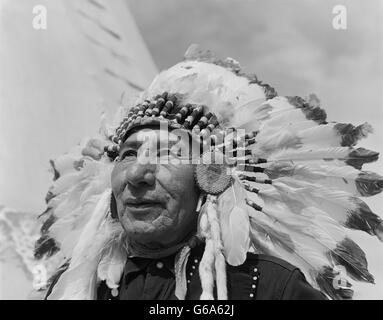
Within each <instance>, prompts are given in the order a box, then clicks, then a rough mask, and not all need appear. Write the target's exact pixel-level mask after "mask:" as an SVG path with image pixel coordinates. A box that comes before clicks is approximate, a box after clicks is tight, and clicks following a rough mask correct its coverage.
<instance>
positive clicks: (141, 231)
mask: <svg viewBox="0 0 383 320" xmlns="http://www.w3.org/2000/svg"><path fill="white" fill-rule="evenodd" d="M180 145H181V147H182V146H185V147H186V146H187V147H188V146H189V141H188V139H185V141H183V139H180V138H179V136H177V135H174V134H173V133H172V132H170V133H169V132H168V131H167V130H163V129H142V130H140V131H137V132H134V133H132V134H131V135H130V136H129V137H128V138H127V140H126V141H125V143H124V144H123V146H122V147H121V149H120V161H119V162H116V165H115V167H114V170H113V172H112V190H113V194H114V196H115V198H116V204H117V211H118V217H119V220H120V222H121V224H122V226H123V227H124V229H125V230H126V232H127V233H128V234H129V235H130V237H132V238H133V239H135V240H136V241H139V242H140V243H142V244H144V245H148V246H150V245H153V246H155V247H169V246H172V245H175V244H178V243H179V242H180V241H182V240H183V239H184V238H185V237H186V236H187V235H189V234H190V233H191V232H192V231H193V230H194V229H195V227H196V223H197V214H196V212H195V209H196V206H197V202H198V197H199V191H198V189H197V187H196V185H195V182H194V168H193V165H192V164H182V163H180V161H179V158H178V157H177V154H174V153H172V151H174V149H173V148H172V147H176V146H177V147H179V146H180ZM154 162H157V163H154ZM160 162H161V163H160Z"/></svg>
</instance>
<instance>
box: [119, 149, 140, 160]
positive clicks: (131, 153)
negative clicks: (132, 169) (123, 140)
mask: <svg viewBox="0 0 383 320" xmlns="http://www.w3.org/2000/svg"><path fill="white" fill-rule="evenodd" d="M130 157H137V151H136V150H126V151H124V152H123V153H122V155H121V160H123V159H125V158H130Z"/></svg>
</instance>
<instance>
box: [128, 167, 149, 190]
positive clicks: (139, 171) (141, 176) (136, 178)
mask: <svg viewBox="0 0 383 320" xmlns="http://www.w3.org/2000/svg"><path fill="white" fill-rule="evenodd" d="M156 170H157V166H156V165H155V164H150V163H145V164H143V163H140V162H139V161H136V162H135V163H134V164H133V165H132V166H129V168H127V169H126V181H127V183H128V184H129V185H131V186H133V187H135V188H139V187H145V186H152V185H154V183H155V180H156Z"/></svg>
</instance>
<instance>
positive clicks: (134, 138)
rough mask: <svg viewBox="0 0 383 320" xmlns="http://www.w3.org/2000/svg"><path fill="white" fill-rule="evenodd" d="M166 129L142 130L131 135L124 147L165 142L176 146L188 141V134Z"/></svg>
mask: <svg viewBox="0 0 383 320" xmlns="http://www.w3.org/2000/svg"><path fill="white" fill-rule="evenodd" d="M175 131H176V130H173V131H170V130H168V129H164V128H142V129H140V130H137V131H135V132H133V133H132V134H130V135H129V137H128V138H127V139H126V140H125V142H124V143H123V145H133V146H140V145H142V144H143V143H147V142H161V143H162V142H165V143H169V144H175V143H177V142H179V141H185V142H187V141H188V137H189V136H188V134H187V133H186V132H185V131H184V130H183V131H179V130H177V132H175Z"/></svg>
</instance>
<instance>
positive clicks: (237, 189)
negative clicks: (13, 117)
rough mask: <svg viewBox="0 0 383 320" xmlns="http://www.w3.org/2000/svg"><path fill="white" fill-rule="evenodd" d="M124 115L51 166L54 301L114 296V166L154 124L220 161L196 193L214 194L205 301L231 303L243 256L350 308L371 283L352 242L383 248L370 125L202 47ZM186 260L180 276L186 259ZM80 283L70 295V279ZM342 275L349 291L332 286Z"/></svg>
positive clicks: (49, 248)
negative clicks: (333, 115)
mask: <svg viewBox="0 0 383 320" xmlns="http://www.w3.org/2000/svg"><path fill="white" fill-rule="evenodd" d="M119 115H120V116H119V117H120V118H119V119H118V120H119V121H118V122H119V124H117V125H115V126H110V127H108V126H106V125H104V126H103V129H102V130H101V133H102V134H101V135H100V137H98V138H95V139H91V140H87V141H84V143H83V144H82V145H80V146H79V147H78V148H77V149H76V150H74V152H71V153H69V154H67V155H65V156H62V157H60V158H58V159H57V160H55V161H54V162H52V167H53V170H54V172H55V181H54V183H53V185H52V187H51V189H50V192H49V194H48V197H47V203H48V209H47V211H46V212H45V213H44V214H43V215H42V217H43V219H44V220H45V223H44V225H43V227H42V238H41V239H40V240H39V242H38V243H37V246H36V256H37V257H42V256H47V255H48V256H53V257H57V256H60V257H61V259H58V261H59V263H61V264H65V263H66V266H67V270H66V271H64V276H63V277H62V280H60V281H59V283H57V284H56V286H57V289H54V292H53V293H52V296H53V297H55V298H62V299H64V298H88V299H91V298H94V288H95V286H96V284H97V283H98V282H99V281H101V280H106V282H107V285H108V286H109V287H110V288H111V289H115V288H116V287H118V280H119V277H120V276H121V273H122V268H123V265H124V262H125V258H126V255H127V253H128V252H129V245H128V244H126V243H124V245H126V246H127V247H123V246H122V243H123V242H122V239H123V231H122V229H121V228H120V227H119V226H118V223H117V224H116V222H115V221H114V220H113V219H111V217H110V212H109V198H108V197H107V196H106V195H105V194H106V193H105V192H108V191H106V190H108V188H110V172H111V168H112V167H113V161H112V159H113V158H115V157H116V156H118V148H119V144H120V143H121V142H122V141H123V140H124V137H125V135H126V133H127V132H128V131H129V130H130V129H131V128H133V127H136V126H140V125H143V124H145V123H147V122H148V121H155V120H160V121H166V122H168V123H169V125H170V126H173V127H175V128H182V129H185V130H188V131H190V132H192V133H193V134H194V135H195V136H197V137H200V138H201V141H203V142H201V143H203V144H205V145H207V149H204V150H208V152H207V153H204V154H203V156H202V157H201V159H204V157H206V154H208V155H215V156H218V158H220V159H221V160H222V159H223V160H224V161H223V162H222V163H219V164H217V163H209V164H206V163H204V161H202V163H200V164H198V165H196V183H197V185H198V186H199V187H200V189H201V190H202V191H203V193H204V194H206V196H207V197H206V201H205V203H204V204H203V206H202V208H201V211H200V219H199V229H198V236H199V237H202V238H204V240H205V243H206V247H205V254H204V256H203V258H202V261H201V264H200V270H199V271H200V274H201V279H202V282H203V283H202V288H203V294H202V297H201V298H203V299H212V298H213V287H214V283H216V285H217V293H218V298H220V299H225V298H227V291H226V285H225V283H226V274H225V262H226V263H228V264H230V265H233V266H237V265H240V264H242V263H244V261H245V259H246V253H247V252H248V251H253V252H257V253H265V254H270V255H273V256H276V257H280V258H282V259H284V260H286V261H288V262H290V263H291V264H293V265H295V266H297V267H299V268H300V269H301V271H302V272H303V273H304V274H305V276H306V278H307V280H308V281H309V283H310V284H311V285H312V286H313V287H315V288H317V289H319V290H321V291H322V292H323V293H325V294H326V295H327V296H328V297H330V298H333V299H342V298H344V297H348V298H349V297H350V296H351V293H352V288H351V284H352V283H353V281H362V282H369V283H373V282H374V278H373V276H372V275H371V274H370V273H369V271H368V267H367V260H366V257H365V254H364V252H363V250H362V249H361V248H360V247H359V246H358V245H357V244H356V243H355V242H354V241H353V240H352V239H350V238H349V237H347V229H354V230H362V231H364V232H366V233H368V234H370V235H372V236H376V237H377V238H378V239H379V240H380V241H383V223H382V219H381V218H380V217H379V216H378V215H376V214H375V213H373V212H372V211H371V210H370V208H369V207H368V206H367V204H366V203H365V202H363V201H362V200H361V197H369V196H373V195H376V194H378V193H380V192H381V191H382V189H383V177H381V176H379V175H378V174H376V173H372V172H368V171H364V170H363V165H364V164H365V163H369V162H373V161H376V160H377V159H378V153H377V152H374V151H370V150H366V149H363V148H360V147H356V145H357V143H358V141H359V140H360V139H361V138H364V137H366V136H367V134H368V133H370V132H371V131H372V129H371V127H370V126H369V125H368V124H362V125H359V126H353V125H352V124H343V123H335V122H328V121H327V119H326V112H325V111H324V110H323V109H321V108H320V107H319V106H317V105H312V104H310V103H308V102H306V101H305V100H303V99H302V98H299V97H281V96H278V95H277V93H276V91H275V90H274V89H273V88H272V87H270V86H269V85H266V84H263V83H262V82H261V81H259V80H258V79H257V78H256V76H253V75H246V74H244V73H242V71H241V68H240V66H239V64H238V63H237V62H236V61H234V60H233V59H226V60H219V59H216V58H215V56H214V55H213V54H212V53H210V52H204V51H201V50H200V49H199V48H198V47H195V46H192V47H191V48H190V49H189V50H188V52H187V53H186V56H185V60H184V61H183V62H181V63H179V64H177V65H175V66H174V67H172V68H170V69H168V70H166V71H164V72H162V73H160V74H159V75H158V76H157V77H156V78H155V79H154V81H153V82H152V84H151V85H150V87H149V88H148V89H147V90H145V91H143V92H142V93H141V94H140V96H139V98H138V99H137V101H136V105H135V106H134V107H132V108H127V109H122V112H120V113H119ZM241 130H242V131H241ZM105 146H106V147H105ZM119 244H120V245H119ZM180 252H181V254H179V255H178V256H179V257H182V258H180V259H181V260H182V261H180V260H179V261H177V266H176V270H179V272H182V269H184V267H185V265H186V263H185V259H187V257H188V252H189V251H188V250H187V249H185V248H184V250H181V251H180ZM59 263H58V264H59ZM340 270H343V272H340ZM71 275H75V277H74V276H72V278H71ZM79 277H80V278H81V277H82V278H81V281H77V282H76V285H77V286H80V287H81V288H75V286H74V285H73V284H72V283H71V279H72V281H73V279H74V278H76V279H78V278H79ZM339 277H342V278H344V280H345V282H344V283H346V286H334V281H335V280H337V279H339ZM177 279H178V280H179V279H180V280H179V282H183V281H184V280H185V278H184V277H182V275H180V276H179V277H177ZM178 280H177V281H178ZM179 285H181V284H179V283H177V290H176V292H178V293H179V296H180V297H182V296H184V294H182V290H181V289H180V287H179Z"/></svg>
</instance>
